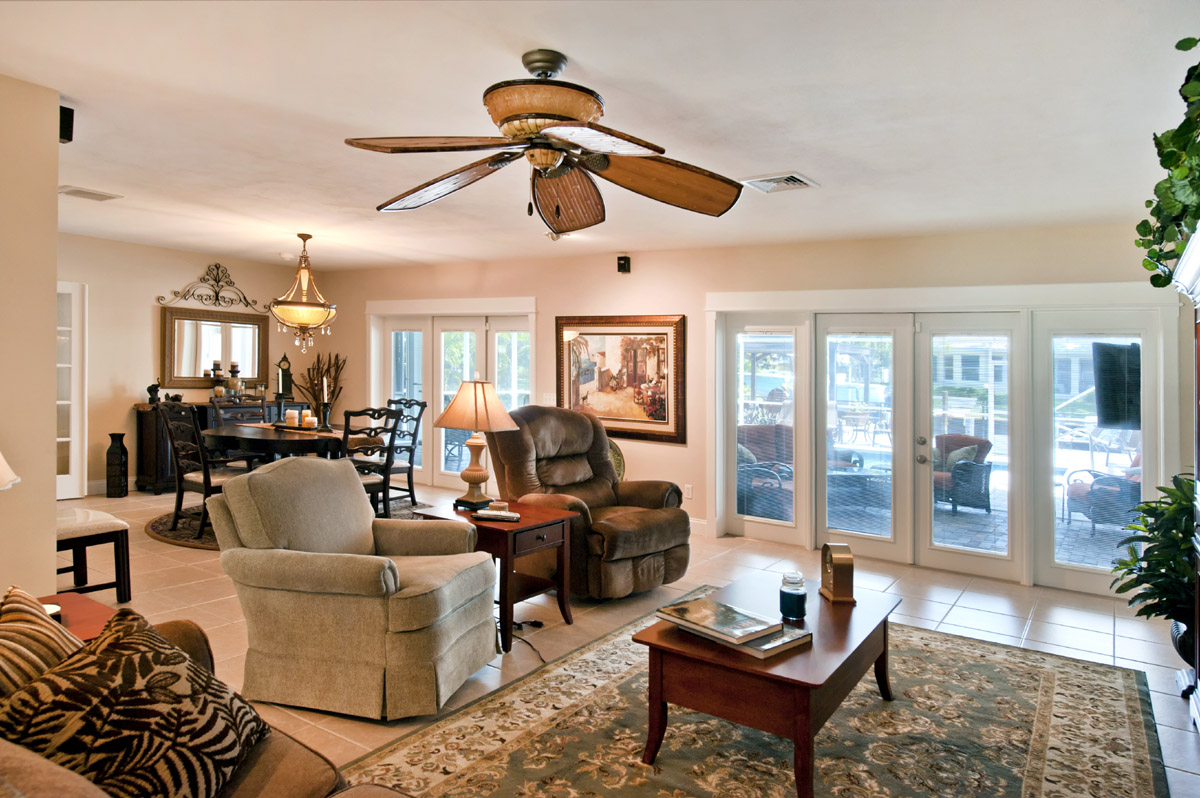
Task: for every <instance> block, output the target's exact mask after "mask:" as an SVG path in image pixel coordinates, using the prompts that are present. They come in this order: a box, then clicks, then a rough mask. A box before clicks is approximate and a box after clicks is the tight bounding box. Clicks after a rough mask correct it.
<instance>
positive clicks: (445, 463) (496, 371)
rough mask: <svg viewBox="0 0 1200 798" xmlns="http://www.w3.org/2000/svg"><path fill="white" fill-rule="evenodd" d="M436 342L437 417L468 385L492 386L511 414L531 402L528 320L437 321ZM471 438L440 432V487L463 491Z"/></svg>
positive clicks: (436, 448) (436, 449) (433, 409)
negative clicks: (481, 381) (481, 382)
mask: <svg viewBox="0 0 1200 798" xmlns="http://www.w3.org/2000/svg"><path fill="white" fill-rule="evenodd" d="M433 338H434V341H433V349H434V352H433V360H434V363H435V364H436V368H435V371H434V375H433V377H434V396H435V397H436V398H435V400H434V401H432V402H430V409H429V412H430V413H432V416H433V418H437V416H438V415H440V414H441V412H442V411H443V410H445V409H446V407H447V406H448V405H449V404H450V401H451V400H452V399H453V398H454V395H455V394H456V393H457V392H458V386H459V385H461V384H462V383H463V382H464V381H466V380H473V379H485V380H488V381H489V382H491V383H492V384H493V385H495V386H496V393H497V395H498V396H499V397H500V400H501V401H502V402H503V403H504V407H505V409H506V410H515V409H516V408H518V407H521V406H523V405H527V404H529V403H530V400H531V390H532V388H531V384H530V373H531V363H532V360H531V358H532V352H531V347H530V337H529V323H528V319H527V318H526V317H524V316H491V317H486V316H450V317H437V318H434V319H433ZM433 418H431V419H430V425H431V426H430V428H431V429H432V423H433ZM470 435H471V433H470V432H469V431H466V430H451V429H439V430H436V433H435V437H434V438H433V444H432V446H433V449H432V451H433V453H434V456H433V458H432V462H433V463H434V468H433V483H434V484H435V485H440V486H443V487H448V488H455V487H461V486H462V484H463V483H462V479H461V477H460V476H459V474H460V473H461V471H462V469H463V468H465V467H466V466H467V463H468V462H469V459H470V453H469V452H468V451H467V449H466V445H465V444H466V441H467V438H468V437H470Z"/></svg>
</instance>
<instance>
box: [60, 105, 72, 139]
mask: <svg viewBox="0 0 1200 798" xmlns="http://www.w3.org/2000/svg"><path fill="white" fill-rule="evenodd" d="M73 138H75V109H74V108H68V107H67V106H65V105H60V106H58V143H59V144H70V143H71V140H72V139H73Z"/></svg>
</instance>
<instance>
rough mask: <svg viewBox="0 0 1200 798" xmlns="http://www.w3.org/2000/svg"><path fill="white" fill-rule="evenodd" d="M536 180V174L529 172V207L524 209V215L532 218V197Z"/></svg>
mask: <svg viewBox="0 0 1200 798" xmlns="http://www.w3.org/2000/svg"><path fill="white" fill-rule="evenodd" d="M535 180H537V172H535V171H533V170H530V172H529V207H528V208H526V213H528V214H529V215H530V216H533V196H534V191H533V187H534V181H535Z"/></svg>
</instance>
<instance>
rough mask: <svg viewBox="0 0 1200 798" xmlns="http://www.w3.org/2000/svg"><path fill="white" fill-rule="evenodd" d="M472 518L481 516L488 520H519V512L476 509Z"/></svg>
mask: <svg viewBox="0 0 1200 798" xmlns="http://www.w3.org/2000/svg"><path fill="white" fill-rule="evenodd" d="M471 517H472V518H482V519H485V520H488V521H520V520H521V515H520V513H510V512H507V511H505V510H476V511H475V512H474V513H472V514H471Z"/></svg>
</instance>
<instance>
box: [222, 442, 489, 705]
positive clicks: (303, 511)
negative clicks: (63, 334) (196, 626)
mask: <svg viewBox="0 0 1200 798" xmlns="http://www.w3.org/2000/svg"><path fill="white" fill-rule="evenodd" d="M208 508H209V514H210V515H211V517H212V521H213V527H214V529H215V530H216V535H217V542H218V543H219V544H220V546H221V566H222V567H223V568H224V569H225V572H226V573H227V574H229V576H230V578H231V579H232V580H233V583H234V586H235V588H236V589H237V595H238V600H239V601H240V602H241V605H242V612H243V614H244V615H245V617H246V631H247V635H248V638H249V645H248V649H247V652H246V669H245V681H244V683H243V688H242V693H243V695H245V696H246V698H249V699H253V700H256V701H271V702H275V703H280V704H289V705H293V706H300V707H307V708H310V709H319V710H325V711H329V712H341V713H345V714H347V715H359V716H362V717H368V718H385V719H392V718H403V717H408V716H412V715H427V714H431V713H434V712H437V711H438V709H439V708H440V707H441V706H442V705H443V704H444V703H445V702H446V699H448V698H449V697H450V696H451V695H452V694H453V693H454V691H455V690H457V689H458V688H459V686H461V685H462V683H463V682H464V681H466V679H467V678H468V677H469V676H470V675H471V674H473V673H475V672H476V671H477V670H479V669H480V668H482V667H483V666H484V665H486V664H487V663H488V662H489V661H491V660H492V659H493V658H494V657H495V656H496V653H497V648H496V622H495V619H494V617H493V615H492V591H493V587H494V585H495V581H496V573H495V567H494V566H493V565H492V560H491V557H489V556H488V555H487V554H486V553H485V552H476V551H474V548H475V530H474V528H473V527H472V526H471V525H470V524H468V523H466V522H459V521H410V520H392V519H384V518H375V513H374V511H373V510H372V508H371V502H370V500H369V499H368V498H367V494H366V493H365V492H364V491H363V489H362V484H361V482H360V481H359V478H358V474H357V473H356V471H355V470H354V465H353V464H352V463H351V462H350V461H349V460H345V459H341V460H325V459H322V458H315V457H292V458H287V459H285V460H279V461H277V462H274V463H270V464H269V465H265V466H263V467H262V468H259V469H257V470H255V471H252V472H250V473H248V474H246V475H245V476H244V477H239V478H235V479H231V480H229V482H227V483H226V484H225V489H224V492H223V493H222V494H221V495H218V496H211V497H209V502H208Z"/></svg>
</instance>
